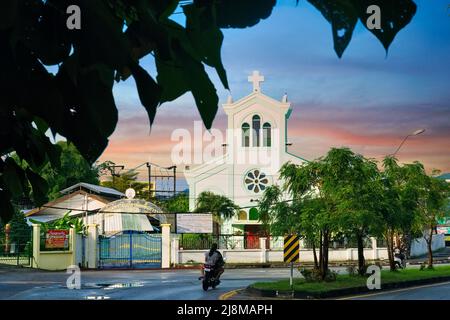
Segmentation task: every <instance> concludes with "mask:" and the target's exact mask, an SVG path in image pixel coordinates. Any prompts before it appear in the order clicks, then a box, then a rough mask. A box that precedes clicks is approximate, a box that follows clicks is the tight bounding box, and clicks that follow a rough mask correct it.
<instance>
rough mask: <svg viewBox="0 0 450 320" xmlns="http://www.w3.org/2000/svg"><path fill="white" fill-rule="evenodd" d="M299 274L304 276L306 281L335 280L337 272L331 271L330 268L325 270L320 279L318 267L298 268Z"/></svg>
mask: <svg viewBox="0 0 450 320" xmlns="http://www.w3.org/2000/svg"><path fill="white" fill-rule="evenodd" d="M299 271H300V273H301V275H302V276H303V277H305V281H306V282H321V281H325V282H333V281H336V277H337V272H335V271H331V270H330V269H328V270H327V273H326V275H325V277H324V279H323V280H322V275H321V273H320V270H318V269H305V268H302V269H299Z"/></svg>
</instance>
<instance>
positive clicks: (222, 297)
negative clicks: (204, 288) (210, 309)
mask: <svg viewBox="0 0 450 320" xmlns="http://www.w3.org/2000/svg"><path fill="white" fill-rule="evenodd" d="M244 289H245V288H240V289H236V290H233V291H229V292H225V293H224V294H222V295H220V296H219V300H228V299H230V298H231V297H233V296H235V295H237V294H238V293H239V292H240V291H242V290H244Z"/></svg>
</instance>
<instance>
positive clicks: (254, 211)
mask: <svg viewBox="0 0 450 320" xmlns="http://www.w3.org/2000/svg"><path fill="white" fill-rule="evenodd" d="M249 215H250V220H259V212H258V209H256V208H251V209H250V212H249Z"/></svg>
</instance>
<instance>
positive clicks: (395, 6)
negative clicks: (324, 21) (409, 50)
mask: <svg viewBox="0 0 450 320" xmlns="http://www.w3.org/2000/svg"><path fill="white" fill-rule="evenodd" d="M353 3H354V5H355V8H357V10H358V16H359V19H360V20H361V22H362V24H363V25H364V26H365V27H366V28H367V29H368V27H367V18H369V16H370V14H367V8H368V7H369V6H370V5H377V6H379V7H380V9H381V30H378V29H373V30H370V29H368V30H369V31H370V32H372V33H373V34H374V35H375V36H376V37H377V38H378V40H380V42H381V43H382V44H383V47H384V48H385V49H386V51H387V50H388V48H389V46H390V44H391V43H392V41H393V40H394V38H395V36H396V35H397V33H398V32H399V31H400V30H401V29H403V28H404V27H405V26H406V25H408V24H409V23H410V22H411V20H412V18H413V17H414V15H415V14H416V11H417V5H416V4H415V3H414V2H413V1H412V0H395V1H393V0H392V1H390V0H353Z"/></svg>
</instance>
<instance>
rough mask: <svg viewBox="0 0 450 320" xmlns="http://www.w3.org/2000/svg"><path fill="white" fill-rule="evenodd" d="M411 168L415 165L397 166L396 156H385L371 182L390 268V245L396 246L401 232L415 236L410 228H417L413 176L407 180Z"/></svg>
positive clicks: (391, 264) (415, 169) (391, 259)
mask: <svg viewBox="0 0 450 320" xmlns="http://www.w3.org/2000/svg"><path fill="white" fill-rule="evenodd" d="M413 171H417V167H416V165H415V164H414V165H411V164H406V165H404V166H400V165H399V164H398V163H397V159H395V158H394V157H392V156H387V157H386V158H384V159H383V172H382V173H381V174H380V177H379V179H378V184H374V188H377V194H378V195H380V197H379V199H380V200H379V202H378V206H377V208H378V210H379V212H380V214H381V216H382V219H381V223H382V224H381V227H382V230H383V235H384V238H385V240H386V245H387V249H388V257H389V266H390V269H391V271H395V270H396V268H395V262H394V248H395V247H396V246H400V241H399V240H400V239H401V235H411V236H414V235H417V233H414V231H415V230H417V227H416V226H417V220H416V210H417V197H418V189H417V185H416V182H415V181H414V179H411V177H412V172H413ZM396 240H397V241H396ZM396 242H397V243H396Z"/></svg>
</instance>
